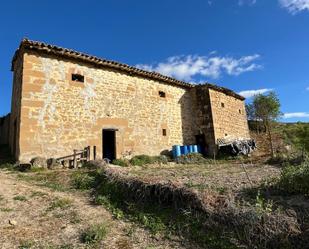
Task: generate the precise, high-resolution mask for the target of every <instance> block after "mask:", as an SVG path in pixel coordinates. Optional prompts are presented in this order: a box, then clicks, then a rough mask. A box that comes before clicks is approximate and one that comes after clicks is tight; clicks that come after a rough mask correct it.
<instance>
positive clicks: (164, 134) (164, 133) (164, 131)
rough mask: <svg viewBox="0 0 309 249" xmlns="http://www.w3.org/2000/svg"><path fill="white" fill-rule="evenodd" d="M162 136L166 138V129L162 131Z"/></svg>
mask: <svg viewBox="0 0 309 249" xmlns="http://www.w3.org/2000/svg"><path fill="white" fill-rule="evenodd" d="M162 136H164V137H165V136H166V129H162Z"/></svg>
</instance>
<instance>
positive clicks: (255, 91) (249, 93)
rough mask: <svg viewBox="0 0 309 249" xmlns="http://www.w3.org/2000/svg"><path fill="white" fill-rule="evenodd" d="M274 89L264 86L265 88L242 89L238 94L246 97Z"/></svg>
mask: <svg viewBox="0 0 309 249" xmlns="http://www.w3.org/2000/svg"><path fill="white" fill-rule="evenodd" d="M272 90H273V89H271V88H263V89H256V90H246V91H241V92H239V93H238V94H239V95H241V96H243V97H245V98H251V97H253V96H255V95H258V94H263V93H266V92H269V91H272Z"/></svg>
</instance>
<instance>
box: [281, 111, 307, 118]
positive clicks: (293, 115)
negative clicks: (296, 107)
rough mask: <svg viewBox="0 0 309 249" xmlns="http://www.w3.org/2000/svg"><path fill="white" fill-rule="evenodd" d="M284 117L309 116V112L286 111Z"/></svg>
mask: <svg viewBox="0 0 309 249" xmlns="http://www.w3.org/2000/svg"><path fill="white" fill-rule="evenodd" d="M283 118H309V112H290V113H284V115H283Z"/></svg>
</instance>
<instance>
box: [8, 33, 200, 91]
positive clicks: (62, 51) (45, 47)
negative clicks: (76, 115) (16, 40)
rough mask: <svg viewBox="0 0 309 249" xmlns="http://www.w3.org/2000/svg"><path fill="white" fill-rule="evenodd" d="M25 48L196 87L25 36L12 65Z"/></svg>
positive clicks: (179, 84) (178, 84) (158, 74)
mask: <svg viewBox="0 0 309 249" xmlns="http://www.w3.org/2000/svg"><path fill="white" fill-rule="evenodd" d="M23 49H30V50H36V51H40V52H45V53H52V54H55V55H58V56H66V57H69V58H72V59H77V60H82V61H85V62H88V63H92V64H96V65H100V66H107V67H110V68H115V69H118V70H122V71H126V72H128V73H129V74H136V75H139V76H144V77H149V78H153V79H156V80H162V81H164V82H166V83H170V84H174V85H177V86H181V87H189V88H191V87H194V84H191V83H188V82H185V81H181V80H177V79H175V78H173V77H170V76H166V75H163V74H160V73H158V72H154V71H147V70H144V69H140V68H137V67H134V66H130V65H128V64H125V63H122V62H118V61H114V60H108V59H105V58H99V57H97V56H94V55H90V54H87V53H84V52H78V51H76V50H72V49H68V48H64V47H60V46H56V45H52V44H48V43H44V42H41V41H34V40H30V39H28V38H23V39H22V41H21V43H20V45H19V48H18V49H17V51H16V52H15V55H14V57H13V60H12V65H13V64H14V62H15V60H16V55H17V53H18V52H19V51H21V50H23Z"/></svg>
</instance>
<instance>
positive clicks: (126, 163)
mask: <svg viewBox="0 0 309 249" xmlns="http://www.w3.org/2000/svg"><path fill="white" fill-rule="evenodd" d="M112 164H115V165H119V166H122V167H127V166H129V161H128V160H126V159H114V160H113V162H112Z"/></svg>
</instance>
